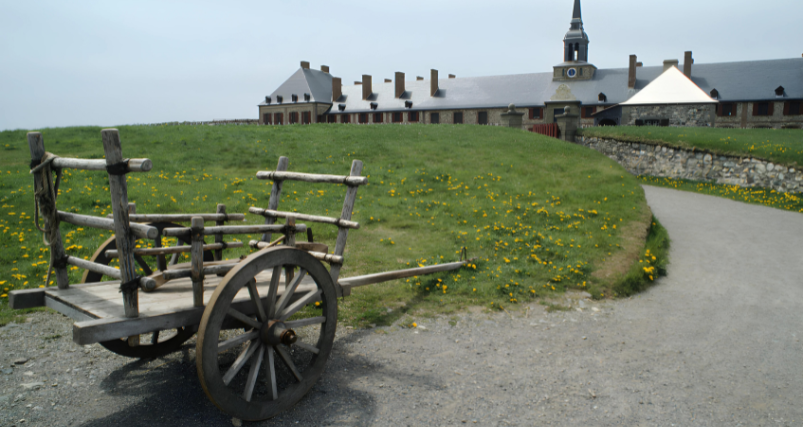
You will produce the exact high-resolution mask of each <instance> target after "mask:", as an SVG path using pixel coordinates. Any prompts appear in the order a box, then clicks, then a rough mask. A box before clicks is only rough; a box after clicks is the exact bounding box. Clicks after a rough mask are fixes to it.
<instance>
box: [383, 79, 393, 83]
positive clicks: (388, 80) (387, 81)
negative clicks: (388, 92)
mask: <svg viewBox="0 0 803 427" xmlns="http://www.w3.org/2000/svg"><path fill="white" fill-rule="evenodd" d="M385 83H393V80H391V79H385Z"/></svg>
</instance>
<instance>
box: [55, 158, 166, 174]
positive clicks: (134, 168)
mask: <svg viewBox="0 0 803 427" xmlns="http://www.w3.org/2000/svg"><path fill="white" fill-rule="evenodd" d="M52 165H53V167H54V168H57V169H79V170H85V171H104V172H105V171H106V160H104V159H74V158H70V157H56V158H55V159H53V163H52ZM151 169H153V162H151V160H150V159H128V171H129V172H148V171H149V170H151Z"/></svg>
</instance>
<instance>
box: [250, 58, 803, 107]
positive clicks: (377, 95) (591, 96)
mask: <svg viewBox="0 0 803 427" xmlns="http://www.w3.org/2000/svg"><path fill="white" fill-rule="evenodd" d="M662 72H663V67H662V66H656V67H639V68H638V69H637V70H636V89H635V90H632V89H628V87H627V74H628V70H627V68H612V69H600V70H597V71H596V73H595V75H594V78H593V79H592V80H573V81H553V80H552V73H551V72H548V73H533V74H515V75H506V76H487V77H464V78H455V79H439V80H438V86H439V91H438V93H437V94H436V96H434V97H432V96H430V95H429V91H430V81H429V80H422V81H416V80H408V81H406V82H405V85H406V92H405V93H404V95H403V96H402V97H401V98H399V99H397V98H394V88H395V86H394V83H383V82H376V83H374V84H373V87H372V92H373V95H372V96H371V99H369V100H366V101H363V100H362V86H359V85H354V86H343V95H345V100H343V101H342V102H335V103H334V104H345V105H346V109H345V110H344V113H359V112H371V111H373V110H371V105H370V104H371V103H372V102H376V103H377V105H378V108H377V109H378V110H380V111H394V110H405V109H406V108H405V101H411V102H412V104H413V105H412V108H411V109H412V110H446V109H476V108H502V107H506V106H507V105H508V104H511V103H512V104H516V105H517V106H522V107H528V106H540V105H545V103H546V102H548V101H550V98H551V97H552V96H553V95H554V94H555V92H556V91H557V89H558V87H559V86H561V85H562V84H565V85H566V86H568V87H569V89H570V90H571V93H572V95H573V96H574V97H575V98H576V99H577V100H578V101H580V102H582V103H583V104H584V105H600V104H605V105H611V104H618V103H621V102H624V101H626V100H627V99H628V98H630V97H631V96H633V95H634V94H635V93H636V92H637V91H638V90H640V89H642V88H644V87H645V86H647V84H649V82H651V81H652V80H654V79H655V78H656V77H658V76H659V75H661V73H662ZM377 80H379V79H377ZM692 81H694V83H696V84H697V85H698V86H700V88H701V89H703V90H704V91H705V92H706V93H710V92H711V90H712V89H714V88H716V89H717V91H718V92H719V100H720V101H724V102H727V101H760V100H772V99H777V98H776V97H775V89H776V88H777V87H778V86H783V87H784V88H785V95H784V96H785V98H786V99H803V58H792V59H779V60H767V61H747V62H730V63H719V64H695V65H694V66H693V67H692ZM293 93H295V94H297V95H299V99H300V100H303V94H304V93H310V94H311V97H312V101H314V102H323V103H331V102H332V101H331V99H332V76H331V75H329V74H328V73H324V72H322V71H317V70H309V69H299V70H298V71H297V72H296V73H295V74H293V75H292V76H291V77H290V78H289V79H288V80H287V81H286V82H284V83H283V84H282V85H281V86H280V87H279V88H278V89H276V91H274V92H273V94H271V97H272V100H273V102H274V105H275V102H276V98H275V96H276V95H283V96H284V102H285V103H289V102H290V99H291V98H290V95H291V94H293ZM600 93H604V94H605V95H606V97H607V101H606V102H604V103H602V102H600V101H599V100H598V96H599V94H600ZM260 105H265V104H264V103H263V104H260ZM331 112H333V113H336V112H338V109H337V107H336V106H334V107H333V108H332V110H331Z"/></svg>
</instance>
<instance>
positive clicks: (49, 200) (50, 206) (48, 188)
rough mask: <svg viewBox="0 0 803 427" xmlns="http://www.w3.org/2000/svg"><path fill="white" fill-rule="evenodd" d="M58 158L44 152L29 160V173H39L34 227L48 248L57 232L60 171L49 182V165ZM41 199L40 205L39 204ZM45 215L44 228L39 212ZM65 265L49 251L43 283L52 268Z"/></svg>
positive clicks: (47, 281)
mask: <svg viewBox="0 0 803 427" xmlns="http://www.w3.org/2000/svg"><path fill="white" fill-rule="evenodd" d="M57 158H58V156H56V155H55V154H53V153H49V152H45V155H44V156H42V158H41V159H39V160H31V164H30V167H31V171H30V173H32V174H33V173H37V172H39V173H41V175H42V179H41V181H42V186H41V188H38V189H37V190H36V191H35V192H34V200H33V201H34V211H33V212H34V225H35V226H36V229H37V230H39V231H40V232H41V233H42V242H43V243H44V244H45V246H48V247H50V246H51V245H52V243H51V242H52V241H53V240H54V234H55V233H56V232H58V229H59V226H58V221H59V217H58V211H57V210H56V197H58V194H59V183H60V182H61V169H58V168H57V169H56V182H55V183H52V184H51V182H50V178H51V176H50V173H51V168H50V167H48V166H50V164H51V163H53V160H56V159H57ZM40 199H41V203H40V202H39V201H40ZM40 210H41V211H43V212H46V213H47V218H46V221H45V224H46V228H42V226H41V225H39V212H40ZM66 265H67V257H66V256H65V257H63V258H61V259H53V251H50V265H49V266H48V268H47V275H46V276H45V283H46V284H47V283H50V275H51V274H52V273H53V268H54V267H55V268H63V267H66Z"/></svg>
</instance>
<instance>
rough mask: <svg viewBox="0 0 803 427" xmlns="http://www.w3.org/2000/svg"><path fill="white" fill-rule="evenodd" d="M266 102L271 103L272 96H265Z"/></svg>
mask: <svg viewBox="0 0 803 427" xmlns="http://www.w3.org/2000/svg"><path fill="white" fill-rule="evenodd" d="M265 104H270V97H269V96H266V97H265Z"/></svg>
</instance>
